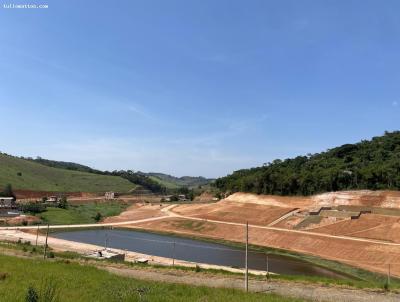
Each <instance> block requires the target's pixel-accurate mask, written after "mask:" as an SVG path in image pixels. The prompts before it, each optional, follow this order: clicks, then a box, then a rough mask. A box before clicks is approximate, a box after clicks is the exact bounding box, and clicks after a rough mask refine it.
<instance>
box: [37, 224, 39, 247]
mask: <svg viewBox="0 0 400 302" xmlns="http://www.w3.org/2000/svg"><path fill="white" fill-rule="evenodd" d="M38 237H39V225H38V226H37V230H36V246H37V242H38Z"/></svg>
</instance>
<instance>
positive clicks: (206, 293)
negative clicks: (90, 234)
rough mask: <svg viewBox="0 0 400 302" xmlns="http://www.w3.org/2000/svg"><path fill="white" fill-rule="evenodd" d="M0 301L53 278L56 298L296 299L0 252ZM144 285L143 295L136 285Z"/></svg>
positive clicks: (12, 298) (279, 301)
mask: <svg viewBox="0 0 400 302" xmlns="http://www.w3.org/2000/svg"><path fill="white" fill-rule="evenodd" d="M1 273H6V274H7V276H6V278H5V279H3V280H1V279H0V301H7V302H12V301H25V299H24V298H25V295H26V292H27V288H28V286H30V285H32V286H33V287H35V288H40V287H41V285H42V284H44V283H45V281H46V280H53V282H54V284H56V288H57V290H58V296H59V299H58V300H59V301H63V302H64V301H65V302H68V301H74V302H75V301H99V302H101V301H107V302H108V301H110V302H113V301H140V300H142V301H265V302H290V301H292V302H293V301H300V300H295V299H289V298H281V297H277V296H275V295H266V294H245V293H244V292H242V291H238V290H232V289H222V288H221V289H212V288H207V287H195V286H187V285H178V284H167V283H160V282H148V281H139V280H135V279H130V278H124V277H119V276H116V275H112V274H110V273H108V272H106V271H102V270H99V269H96V268H94V267H91V266H87V265H79V264H74V263H66V262H61V261H59V262H52V261H46V262H45V261H43V260H31V259H21V258H16V257H11V256H3V255H0V274H1ZM143 288H147V289H148V292H147V293H146V294H144V297H143V299H140V298H139V295H138V291H137V289H143Z"/></svg>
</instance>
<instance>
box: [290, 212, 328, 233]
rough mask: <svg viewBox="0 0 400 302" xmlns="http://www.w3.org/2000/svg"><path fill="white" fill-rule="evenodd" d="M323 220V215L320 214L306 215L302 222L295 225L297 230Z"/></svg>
mask: <svg viewBox="0 0 400 302" xmlns="http://www.w3.org/2000/svg"><path fill="white" fill-rule="evenodd" d="M321 220H322V216H319V215H310V216H308V217H306V218H305V219H304V220H303V221H302V222H300V223H299V224H297V225H296V226H295V229H296V230H299V229H303V228H306V227H308V226H309V225H311V224H315V223H320V222H321Z"/></svg>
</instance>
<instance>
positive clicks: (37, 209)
mask: <svg viewBox="0 0 400 302" xmlns="http://www.w3.org/2000/svg"><path fill="white" fill-rule="evenodd" d="M21 208H22V211H23V212H25V213H27V212H29V213H34V214H37V213H42V212H44V211H46V206H45V205H42V204H39V203H35V202H30V203H28V204H24V205H23V206H22V207H21Z"/></svg>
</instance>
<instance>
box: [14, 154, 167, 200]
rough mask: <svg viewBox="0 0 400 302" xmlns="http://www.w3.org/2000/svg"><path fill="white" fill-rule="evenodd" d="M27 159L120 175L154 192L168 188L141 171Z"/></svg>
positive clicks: (69, 167) (46, 164) (97, 172)
mask: <svg viewBox="0 0 400 302" xmlns="http://www.w3.org/2000/svg"><path fill="white" fill-rule="evenodd" d="M22 158H23V159H25V160H31V161H34V162H37V163H40V164H42V165H45V166H49V167H52V168H59V169H66V170H73V171H80V172H87V173H94V174H100V175H112V176H119V177H122V178H125V179H127V180H129V181H130V182H131V183H133V184H136V185H141V186H142V187H143V188H145V189H147V190H149V191H151V192H154V193H165V191H166V188H165V187H164V186H162V185H160V184H159V183H157V182H156V181H154V180H152V179H150V178H149V177H148V176H146V175H143V174H142V173H140V172H134V171H132V170H126V171H125V170H119V171H117V170H116V171H111V172H110V171H100V170H96V169H92V168H90V167H88V166H85V165H81V164H77V163H73V162H64V161H56V160H49V159H44V158H41V157H37V158H35V159H33V158H31V157H28V158H24V157H22Z"/></svg>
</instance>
